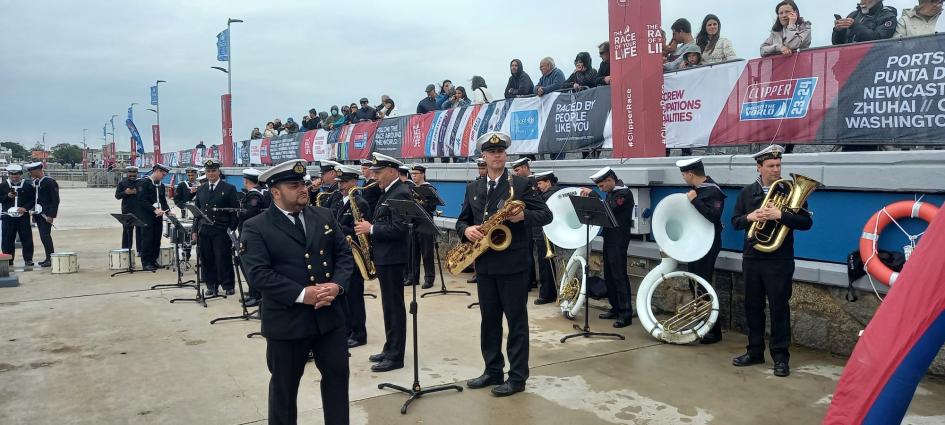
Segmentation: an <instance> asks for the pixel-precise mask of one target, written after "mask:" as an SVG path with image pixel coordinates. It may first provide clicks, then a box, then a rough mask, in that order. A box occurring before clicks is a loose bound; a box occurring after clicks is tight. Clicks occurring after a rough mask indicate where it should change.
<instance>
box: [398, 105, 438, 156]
mask: <svg viewBox="0 0 945 425" xmlns="http://www.w3.org/2000/svg"><path fill="white" fill-rule="evenodd" d="M435 115H436V114H423V115H411V116H410V121H408V123H407V131H406V132H405V133H404V145H403V148H402V152H403V153H402V157H403V158H423V157H424V153H423V152H424V148H426V140H427V134H428V133H429V132H430V127H431V126H432V125H433V117H434V116H435Z"/></svg>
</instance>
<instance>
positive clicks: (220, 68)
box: [210, 66, 230, 74]
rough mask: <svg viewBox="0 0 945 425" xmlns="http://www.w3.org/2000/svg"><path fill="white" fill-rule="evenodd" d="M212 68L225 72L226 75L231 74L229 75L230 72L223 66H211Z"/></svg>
mask: <svg viewBox="0 0 945 425" xmlns="http://www.w3.org/2000/svg"><path fill="white" fill-rule="evenodd" d="M210 68H212V69H216V70H218V71H223V73H224V74H229V73H230V71H227V70H226V68H224V67H222V66H211V67H210Z"/></svg>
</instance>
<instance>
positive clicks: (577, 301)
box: [542, 187, 600, 319]
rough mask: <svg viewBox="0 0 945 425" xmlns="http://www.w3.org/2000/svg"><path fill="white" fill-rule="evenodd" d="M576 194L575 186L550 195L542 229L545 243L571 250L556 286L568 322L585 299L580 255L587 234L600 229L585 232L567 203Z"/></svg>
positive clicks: (584, 268) (584, 264)
mask: <svg viewBox="0 0 945 425" xmlns="http://www.w3.org/2000/svg"><path fill="white" fill-rule="evenodd" d="M580 195H581V188H579V187H572V188H567V189H561V190H559V191H557V192H555V193H554V194H552V195H551V198H549V199H548V202H547V205H548V209H549V210H551V217H552V219H551V223H548V224H547V225H545V226H544V227H542V229H543V230H544V231H545V237H546V238H547V241H550V242H551V243H553V244H555V245H556V246H558V247H560V248H563V249H573V250H574V253H572V254H571V258H569V259H568V263H567V265H566V266H565V268H564V274H563V275H562V276H561V281H560V282H559V285H558V286H559V289H558V305H559V307H561V313H562V314H563V315H564V317H566V318H568V319H574V318H575V317H576V316H577V314H578V312H579V311H580V310H581V307H583V306H584V300H585V299H586V294H587V259H586V258H584V256H585V255H586V252H585V250H586V248H585V244H586V242H587V233H588V232H590V234H591V237H592V238H593V237H594V236H597V233H599V232H600V226H590V229H588V228H587V227H588V226H587V225H586V224H581V221H580V220H579V219H578V216H577V213H576V212H575V211H574V206H573V205H572V204H571V197H572V196H580ZM549 248H550V245H549ZM546 258H547V254H546Z"/></svg>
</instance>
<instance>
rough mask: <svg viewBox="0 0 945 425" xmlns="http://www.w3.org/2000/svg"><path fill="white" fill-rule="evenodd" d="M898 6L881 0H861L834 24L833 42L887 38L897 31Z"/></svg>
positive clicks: (845, 42) (844, 42)
mask: <svg viewBox="0 0 945 425" xmlns="http://www.w3.org/2000/svg"><path fill="white" fill-rule="evenodd" d="M897 25H898V23H897V22H896V8H895V7H892V6H884V5H883V2H882V1H881V0H860V2H859V4H858V7H857V9H856V10H854V11H853V12H852V13H850V14H849V15H847V17H846V18H842V19H837V20H836V21H834V25H833V44H834V45H839V44H849V43H857V42H860V41H873V40H885V39H888V38H892V36H893V35H894V34H895V33H896V26H897Z"/></svg>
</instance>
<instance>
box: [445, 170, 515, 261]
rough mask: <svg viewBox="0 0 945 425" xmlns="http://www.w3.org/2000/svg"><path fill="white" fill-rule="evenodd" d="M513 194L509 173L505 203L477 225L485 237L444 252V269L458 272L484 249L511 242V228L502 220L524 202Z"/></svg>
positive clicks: (498, 246)
mask: <svg viewBox="0 0 945 425" xmlns="http://www.w3.org/2000/svg"><path fill="white" fill-rule="evenodd" d="M514 196H515V188H514V186H513V185H512V175H511V174H509V197H508V199H506V200H505V205H503V206H502V208H501V209H499V210H498V211H496V212H495V214H493V215H492V216H490V217H489V219H488V220H486V221H485V222H483V223H482V224H481V225H480V226H479V231H480V232H482V234H483V235H485V237H483V238H482V239H480V240H478V241H476V242H463V243H461V244H459V245H456V246H454V247H452V248H450V250H449V252H448V253H447V254H446V269H447V270H449V272H450V273H452V274H460V273H462V271H463V269H465V268H466V267H469V266H470V265H471V264H472V263H473V262H474V261H476V258H479V256H480V255H482V254H483V253H485V252H486V251H488V250H490V249H491V250H493V251H504V250H505V249H506V248H508V247H509V245H511V244H512V230H511V229H509V226H506V225H504V224H502V222H504V221H506V220H508V219H509V217H512V216H515V215H518V213H520V212H522V211H524V210H525V203H524V202H522V201H518V200H513V199H512V198H513V197H514Z"/></svg>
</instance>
